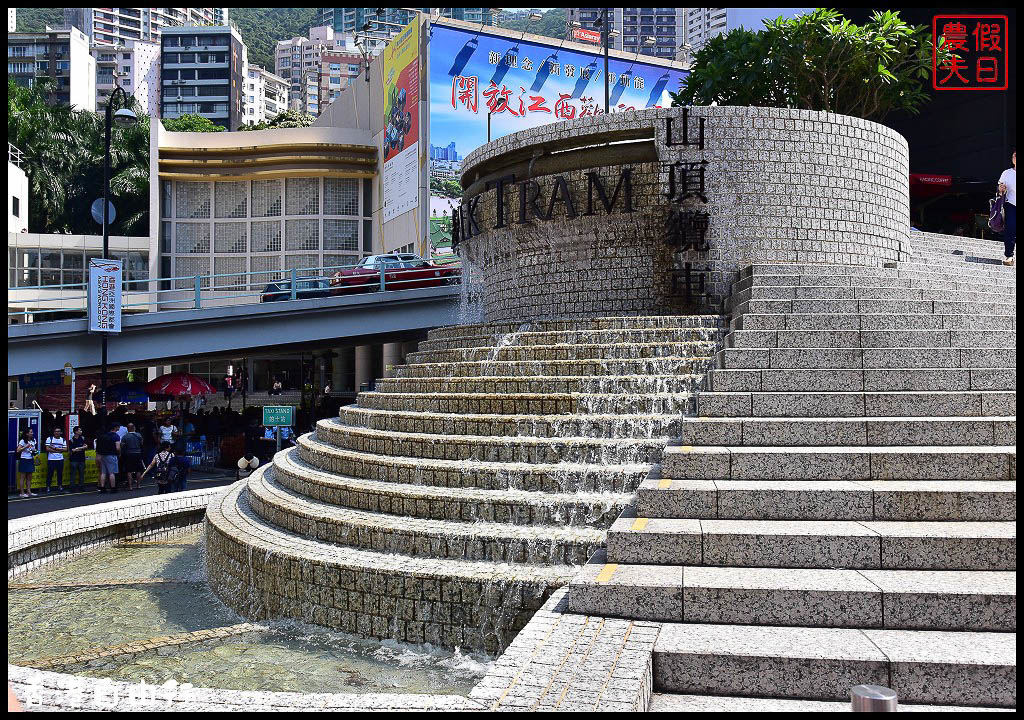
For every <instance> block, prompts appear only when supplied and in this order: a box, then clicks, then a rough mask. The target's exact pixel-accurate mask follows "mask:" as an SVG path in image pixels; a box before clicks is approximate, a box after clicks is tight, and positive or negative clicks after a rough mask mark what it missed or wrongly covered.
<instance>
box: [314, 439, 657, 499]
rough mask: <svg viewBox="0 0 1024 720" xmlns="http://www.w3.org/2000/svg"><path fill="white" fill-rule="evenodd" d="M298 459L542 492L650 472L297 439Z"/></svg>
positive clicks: (382, 477) (360, 473)
mask: <svg viewBox="0 0 1024 720" xmlns="http://www.w3.org/2000/svg"><path fill="white" fill-rule="evenodd" d="M296 452H297V455H298V457H299V459H301V461H302V462H304V463H306V464H307V465H310V466H312V467H314V468H316V469H318V470H321V471H323V472H326V473H335V474H339V475H345V476H349V477H357V478H364V479H367V480H379V481H382V482H392V483H398V484H402V485H425V486H427V485H429V486H434V487H448V488H481V489H485V490H524V491H544V492H563V493H570V492H581V491H582V492H610V493H623V492H633V491H634V490H635V489H636V487H637V486H638V485H639V484H640V483H641V482H643V480H644V479H645V478H646V477H647V475H648V474H649V473H650V469H651V466H650V465H648V464H636V465H612V464H609V465H594V464H586V463H509V462H474V463H470V464H467V463H465V462H462V461H458V460H426V459H423V458H411V457H389V456H386V455H376V454H374V453H364V452H357V451H355V450H344V449H341V448H337V447H334V446H333V445H328V444H326V443H322V442H319V441H317V440H316V439H314V438H313V437H312V436H311V435H302V436H300V437H299V438H298V444H297V446H296Z"/></svg>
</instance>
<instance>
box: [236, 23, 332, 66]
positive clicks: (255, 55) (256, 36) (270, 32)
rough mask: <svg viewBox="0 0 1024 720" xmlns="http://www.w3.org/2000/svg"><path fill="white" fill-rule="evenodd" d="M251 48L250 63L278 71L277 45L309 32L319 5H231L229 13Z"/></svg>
mask: <svg viewBox="0 0 1024 720" xmlns="http://www.w3.org/2000/svg"><path fill="white" fill-rule="evenodd" d="M228 16H229V17H230V18H231V20H232V22H234V23H235V25H237V26H238V31H239V32H240V33H241V34H242V39H243V40H244V41H245V44H246V45H247V46H248V48H249V63H250V64H251V65H262V66H263V67H265V68H266V69H268V70H270V72H274V45H275V43H277V42H278V41H279V40H287V39H289V38H293V37H295V36H296V35H308V34H309V27H310V25H312V24H313V18H314V17H316V8H231V9H230V12H229V15H228Z"/></svg>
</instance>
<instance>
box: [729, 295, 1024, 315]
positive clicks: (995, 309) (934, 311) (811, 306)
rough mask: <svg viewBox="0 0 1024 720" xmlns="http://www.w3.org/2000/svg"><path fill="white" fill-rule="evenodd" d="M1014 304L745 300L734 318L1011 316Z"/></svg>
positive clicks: (1014, 309) (922, 301)
mask: <svg viewBox="0 0 1024 720" xmlns="http://www.w3.org/2000/svg"><path fill="white" fill-rule="evenodd" d="M1015 311H1016V304H1015V303H1014V302H975V301H967V300H874V299H866V298H865V299H863V300H820V299H808V298H794V299H791V300H762V299H757V298H755V299H753V300H744V301H742V302H739V303H737V304H736V306H735V307H734V308H733V314H747V313H756V314H771V313H795V314H810V313H823V314H826V315H860V314H864V315H872V314H902V315H963V314H967V313H972V312H976V313H978V314H979V315H1012V314H1013V313H1014V312H1015Z"/></svg>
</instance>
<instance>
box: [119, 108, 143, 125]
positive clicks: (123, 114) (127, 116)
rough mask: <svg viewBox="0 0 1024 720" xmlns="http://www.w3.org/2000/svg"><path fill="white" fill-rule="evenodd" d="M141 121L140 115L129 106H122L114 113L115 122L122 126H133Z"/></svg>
mask: <svg viewBox="0 0 1024 720" xmlns="http://www.w3.org/2000/svg"><path fill="white" fill-rule="evenodd" d="M138 121H139V118H138V116H137V115H136V114H135V113H133V112H132V111H131V110H129V109H128V108H121V109H120V110H117V111H116V112H115V113H114V124H115V125H117V126H118V127H121V128H127V127H131V126H132V125H134V124H135V123H137V122H138Z"/></svg>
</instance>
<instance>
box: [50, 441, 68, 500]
mask: <svg viewBox="0 0 1024 720" xmlns="http://www.w3.org/2000/svg"><path fill="white" fill-rule="evenodd" d="M45 447H46V494H47V495H49V494H50V482H51V481H52V480H53V476H54V475H56V476H57V492H59V493H63V492H66V491H65V490H64V453H65V452H67V449H68V441H67V440H66V439H65V438H64V431H63V430H62V429H61V428H59V427H55V428H54V429H53V433H52V434H51V435H50V437H48V438H46V445H45ZM68 482H69V483H70V482H71V480H70V478H69V479H68Z"/></svg>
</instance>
